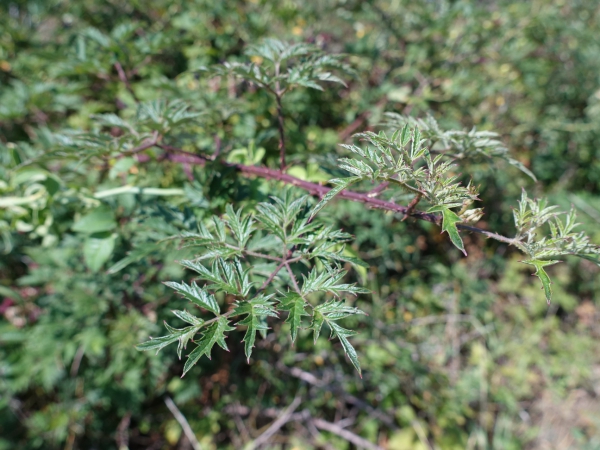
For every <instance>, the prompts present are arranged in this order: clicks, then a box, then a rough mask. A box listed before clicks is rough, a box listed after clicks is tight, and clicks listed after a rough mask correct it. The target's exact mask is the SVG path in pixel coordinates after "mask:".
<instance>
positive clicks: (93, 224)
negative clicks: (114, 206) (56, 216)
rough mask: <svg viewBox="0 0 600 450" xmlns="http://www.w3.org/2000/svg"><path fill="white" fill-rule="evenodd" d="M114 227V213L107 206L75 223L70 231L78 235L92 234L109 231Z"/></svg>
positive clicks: (115, 223)
mask: <svg viewBox="0 0 600 450" xmlns="http://www.w3.org/2000/svg"><path fill="white" fill-rule="evenodd" d="M116 226H117V222H116V221H115V215H114V213H113V212H112V210H111V209H110V208H109V207H108V206H106V205H102V206H100V207H98V208H96V209H95V210H93V211H92V212H90V213H88V214H86V215H85V216H83V217H82V218H81V219H79V220H78V221H77V222H75V223H74V224H73V226H72V227H71V229H72V230H73V231H77V232H79V233H89V234H92V233H98V232H100V231H110V230H112V229H114V228H115V227H116Z"/></svg>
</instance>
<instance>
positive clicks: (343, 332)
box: [327, 322, 362, 378]
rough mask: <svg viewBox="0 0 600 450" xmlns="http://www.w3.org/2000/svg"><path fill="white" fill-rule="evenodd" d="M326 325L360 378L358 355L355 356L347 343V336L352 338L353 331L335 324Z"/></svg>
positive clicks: (351, 347) (350, 345)
mask: <svg viewBox="0 0 600 450" xmlns="http://www.w3.org/2000/svg"><path fill="white" fill-rule="evenodd" d="M327 325H329V327H330V328H331V334H332V335H334V336H335V337H337V338H338V339H339V340H340V342H341V344H342V348H343V349H344V352H345V353H346V356H348V358H349V359H350V362H351V363H352V365H353V366H354V368H355V369H356V371H357V372H358V375H359V376H360V377H361V378H362V371H361V369H360V363H359V362H358V355H357V354H356V350H355V349H354V347H353V346H352V344H350V342H349V341H348V337H349V336H354V335H355V334H356V332H355V331H352V330H347V329H346V328H342V327H341V326H339V325H338V324H337V323H335V322H327Z"/></svg>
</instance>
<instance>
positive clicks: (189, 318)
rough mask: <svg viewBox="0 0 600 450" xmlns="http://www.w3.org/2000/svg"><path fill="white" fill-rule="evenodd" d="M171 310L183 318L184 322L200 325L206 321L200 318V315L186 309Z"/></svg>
mask: <svg viewBox="0 0 600 450" xmlns="http://www.w3.org/2000/svg"><path fill="white" fill-rule="evenodd" d="M171 312H172V313H173V314H175V315H176V316H177V317H179V318H180V319H181V320H183V321H184V322H187V323H189V324H190V325H194V326H200V325H202V324H203V323H204V320H202V319H200V318H199V317H196V316H194V315H193V314H190V313H189V312H187V311H186V310H183V311H180V310H178V309H174V310H173V311H171Z"/></svg>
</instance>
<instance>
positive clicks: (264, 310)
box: [233, 296, 277, 361]
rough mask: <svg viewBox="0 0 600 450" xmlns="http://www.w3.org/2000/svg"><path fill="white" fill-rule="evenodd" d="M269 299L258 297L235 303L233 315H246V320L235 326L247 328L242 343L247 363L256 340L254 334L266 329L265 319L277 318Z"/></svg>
mask: <svg viewBox="0 0 600 450" xmlns="http://www.w3.org/2000/svg"><path fill="white" fill-rule="evenodd" d="M269 298H271V296H268V297H265V296H260V297H256V298H253V299H252V300H249V301H242V302H237V303H236V309H235V311H234V313H233V314H234V315H244V314H245V315H246V318H245V319H243V320H241V321H240V322H238V323H237V324H236V325H245V326H247V327H248V328H247V329H246V334H245V335H244V339H243V342H244V343H245V345H244V351H245V352H246V357H247V358H248V361H250V355H252V348H253V347H254V342H255V340H256V332H257V331H261V332H262V331H266V330H267V329H268V327H267V325H266V318H267V317H277V312H276V311H275V308H274V307H273V302H271V301H269Z"/></svg>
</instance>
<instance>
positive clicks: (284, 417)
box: [247, 396, 300, 450]
mask: <svg viewBox="0 0 600 450" xmlns="http://www.w3.org/2000/svg"><path fill="white" fill-rule="evenodd" d="M298 405H300V397H299V396H296V398H295V399H294V401H293V402H292V403H291V404H290V406H288V407H287V408H286V409H285V411H283V412H282V414H281V416H279V418H278V419H277V420H276V421H275V422H273V423H272V424H271V426H270V427H269V428H267V430H266V431H265V432H264V433H263V434H261V435H260V436H259V437H258V438H256V440H255V441H254V442H252V443H251V444H250V445H249V446H248V447H247V450H253V449H255V448H257V447H260V446H261V445H262V444H266V443H267V442H269V439H271V437H272V436H273V435H274V434H275V433H277V432H278V431H279V430H280V429H281V427H282V426H284V425H285V424H286V423H288V422H289V421H290V420H291V419H292V416H293V414H294V411H296V408H298Z"/></svg>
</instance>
